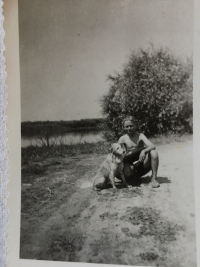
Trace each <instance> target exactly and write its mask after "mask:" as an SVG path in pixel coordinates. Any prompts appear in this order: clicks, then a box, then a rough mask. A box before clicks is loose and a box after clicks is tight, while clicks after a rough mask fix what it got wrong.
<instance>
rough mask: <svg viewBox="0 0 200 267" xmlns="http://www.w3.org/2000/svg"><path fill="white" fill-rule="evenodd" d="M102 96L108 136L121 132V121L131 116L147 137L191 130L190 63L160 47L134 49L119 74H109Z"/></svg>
mask: <svg viewBox="0 0 200 267" xmlns="http://www.w3.org/2000/svg"><path fill="white" fill-rule="evenodd" d="M108 81H109V82H110V87H109V90H108V92H107V93H106V94H105V95H104V96H103V97H102V99H101V106H102V111H103V114H104V115H105V116H106V120H105V124H104V127H105V128H106V129H110V130H111V132H110V133H108V132H106V134H107V136H106V137H107V139H114V138H118V137H119V136H120V135H121V134H122V120H123V118H124V117H126V116H128V115H132V116H133V117H134V118H135V119H136V120H137V121H138V130H139V131H141V132H144V133H145V134H146V135H147V136H153V135H155V134H166V133H167V134H174V133H191V132H192V123H191V121H192V63H191V62H190V61H189V60H188V61H187V62H186V63H184V62H182V61H181V60H180V59H178V58H175V57H174V56H173V55H172V54H170V53H169V51H167V50H164V49H163V48H160V49H157V50H156V49H154V48H153V46H152V47H151V48H150V49H148V50H147V51H144V50H142V49H141V50H140V51H139V52H138V53H135V52H133V53H132V54H131V56H130V59H129V61H128V63H127V64H125V65H124V68H123V72H122V73H121V74H119V73H116V74H115V75H108Z"/></svg>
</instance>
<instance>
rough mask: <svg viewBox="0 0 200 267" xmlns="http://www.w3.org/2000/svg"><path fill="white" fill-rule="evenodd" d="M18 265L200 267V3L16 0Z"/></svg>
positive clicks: (123, 0)
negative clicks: (198, 13) (199, 136)
mask: <svg viewBox="0 0 200 267" xmlns="http://www.w3.org/2000/svg"><path fill="white" fill-rule="evenodd" d="M18 22H19V60H20V99H21V100H20V101H21V193H20V195H21V217H20V249H19V258H20V259H23V260H31V261H36V262H35V264H36V265H37V262H39V261H50V262H55V264H56V262H77V263H93V264H95V263H101V264H115V265H131V266H166V267H168V266H169V267H172V266H176V267H188V266H189V267H196V266H197V255H196V254H197V253H196V225H195V216H196V214H195V194H194V167H193V166H194V165H193V164H194V157H193V31H194V25H193V23H194V3H193V0H184V1H183V0H177V1H174V0H173V1H172V0H149V1H146V0H34V1H31V0H18Z"/></svg>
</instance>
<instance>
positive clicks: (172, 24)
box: [19, 0, 193, 121]
mask: <svg viewBox="0 0 200 267" xmlns="http://www.w3.org/2000/svg"><path fill="white" fill-rule="evenodd" d="M19 31H20V64H21V65H20V68H21V69H20V71H21V106H22V121H36V120H73V119H81V118H98V117H101V116H102V115H101V108H100V105H99V102H98V99H99V98H100V97H101V96H102V95H103V94H105V93H106V92H107V90H108V85H109V84H108V82H106V76H107V75H108V74H114V71H121V70H122V67H123V64H124V63H126V62H127V60H128V57H129V55H130V53H131V51H133V50H135V51H138V50H139V49H140V48H147V47H149V43H150V42H152V43H153V44H154V45H155V46H157V47H160V46H161V45H162V46H164V47H168V48H169V49H170V50H171V51H172V53H174V54H175V55H177V56H179V57H182V58H186V57H191V56H192V53H193V1H192V0H184V1H183V0H180V1H179V0H172V1H171V0H71V1H70V0H19Z"/></svg>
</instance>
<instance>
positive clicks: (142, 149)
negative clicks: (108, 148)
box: [118, 116, 160, 188]
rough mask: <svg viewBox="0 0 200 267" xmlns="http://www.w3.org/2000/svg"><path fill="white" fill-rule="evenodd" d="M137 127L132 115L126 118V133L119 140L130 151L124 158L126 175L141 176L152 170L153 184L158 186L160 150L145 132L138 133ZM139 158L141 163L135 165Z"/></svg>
mask: <svg viewBox="0 0 200 267" xmlns="http://www.w3.org/2000/svg"><path fill="white" fill-rule="evenodd" d="M136 129H137V124H136V121H135V120H134V119H133V117H132V116H130V117H127V118H126V119H124V121H123V130H124V132H125V133H126V134H125V135H123V136H121V137H120V139H119V141H118V143H125V144H126V146H127V151H128V153H127V155H126V156H125V158H124V170H123V172H124V176H125V178H127V179H130V177H131V176H134V175H136V174H137V176H138V175H139V176H140V177H141V176H143V175H145V174H147V173H148V172H149V171H150V170H152V179H151V184H152V187H153V188H157V187H159V186H160V184H159V183H158V181H157V180H156V178H157V171H158V165H159V157H158V152H157V151H156V147H155V145H154V144H153V143H152V142H150V141H149V140H148V139H147V137H146V136H145V135H144V134H142V133H138V132H137V131H136ZM137 160H139V161H140V163H141V164H139V166H137V167H136V166H135V167H134V165H133V163H134V162H135V161H137Z"/></svg>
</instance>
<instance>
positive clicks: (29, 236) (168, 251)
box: [21, 141, 196, 267]
mask: <svg viewBox="0 0 200 267" xmlns="http://www.w3.org/2000/svg"><path fill="white" fill-rule="evenodd" d="M157 150H158V152H159V156H160V167H159V173H158V181H159V182H160V184H161V186H160V188H158V189H153V188H151V185H150V184H149V176H148V175H147V177H144V178H142V182H143V183H142V184H141V186H140V187H133V188H132V189H131V190H130V189H128V188H123V186H122V184H121V183H120V182H119V183H118V188H119V189H118V190H117V191H114V190H113V189H106V190H103V191H101V192H94V191H92V189H91V182H92V177H93V176H94V174H95V171H96V170H97V168H98V166H99V163H100V162H102V160H103V158H104V157H105V156H103V155H101V156H99V155H98V156H96V157H94V156H92V155H87V156H80V157H79V158H78V159H79V160H77V158H76V160H75V159H73V158H71V159H65V161H66V162H67V163H69V162H70V163H73V164H74V165H73V166H74V168H75V167H76V168H77V169H79V171H80V169H81V170H82V171H83V172H82V174H83V175H80V177H78V178H77V180H76V181H75V184H74V185H73V184H72V185H71V187H70V189H69V191H67V192H65V191H63V193H62V194H63V195H64V194H66V193H69V197H68V198H67V199H66V201H65V200H63V201H61V203H60V205H58V203H57V205H56V207H57V208H56V209H55V210H54V211H53V212H52V213H51V215H49V216H48V218H47V219H46V220H45V221H40V220H39V219H37V220H35V221H34V220H32V222H33V221H34V222H35V223H34V224H33V225H32V231H31V233H30V220H27V219H26V218H23V217H22V232H23V235H22V238H21V257H22V258H32V259H46V260H59V261H75V262H93V263H112V264H130V265H143V266H176V267H179V266H180V267H182V266H190V267H193V266H196V246H195V242H196V241H195V223H194V222H195V214H194V179H193V158H192V155H193V152H192V142H191V141H188V142H185V143H174V144H170V145H161V146H158V147H157ZM75 162H76V163H75ZM64 174H65V175H66V172H65V171H64V170H62V171H60V172H59V173H57V175H58V176H59V177H60V179H61V178H62V179H63V177H64ZM54 175H55V174H54ZM69 175H70V173H69ZM74 175H76V173H75V174H74ZM76 176H77V175H76ZM70 177H71V176H70ZM62 194H61V195H62ZM46 209H47V207H46Z"/></svg>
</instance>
